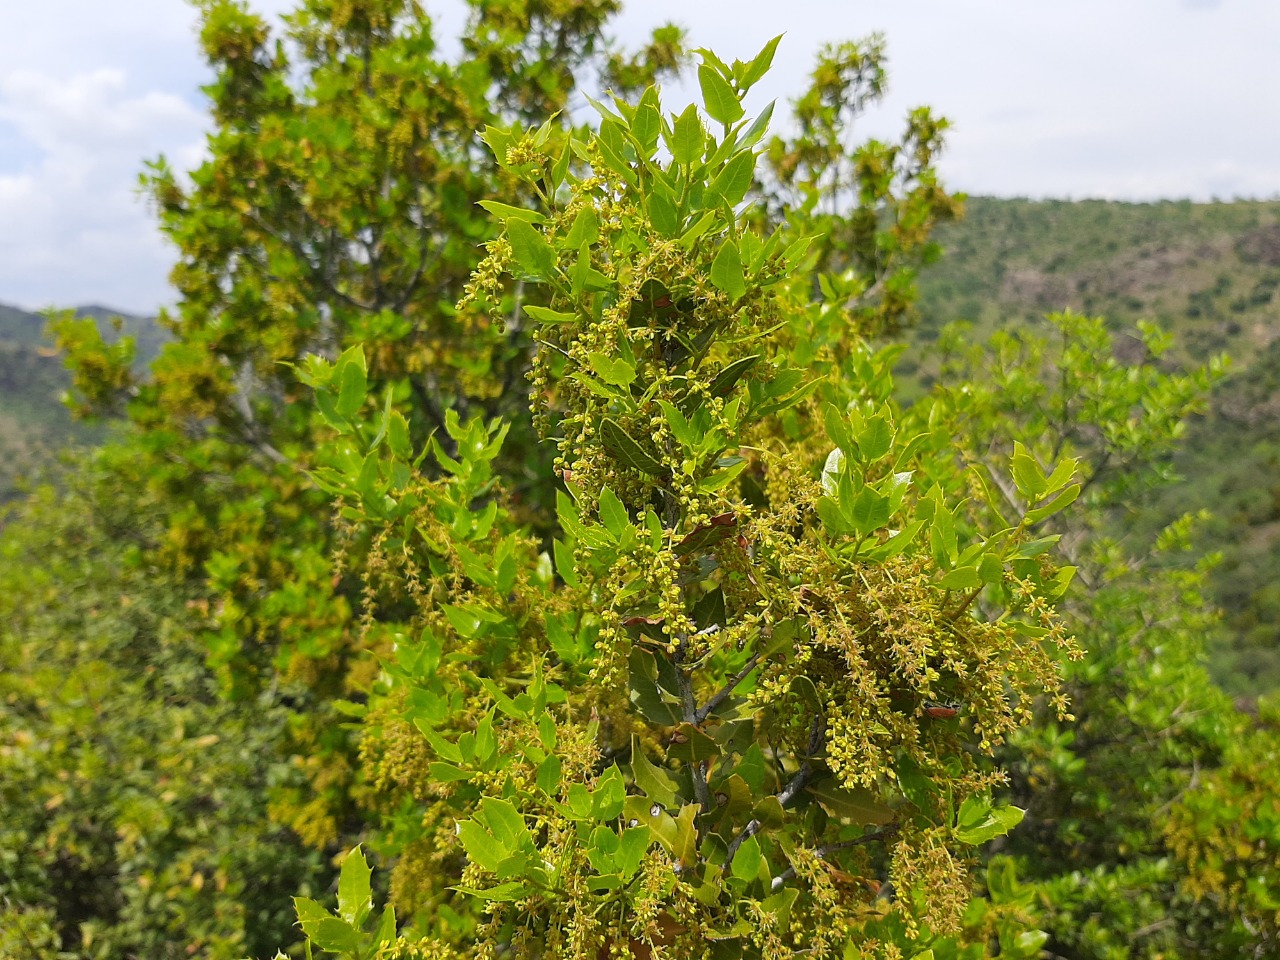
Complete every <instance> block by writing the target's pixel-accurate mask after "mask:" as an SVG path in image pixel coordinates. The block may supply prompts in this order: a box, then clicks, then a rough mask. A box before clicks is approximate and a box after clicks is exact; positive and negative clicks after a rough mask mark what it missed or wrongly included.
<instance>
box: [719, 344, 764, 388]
mask: <svg viewBox="0 0 1280 960" xmlns="http://www.w3.org/2000/svg"><path fill="white" fill-rule="evenodd" d="M760 359H761V355H760V354H758V353H757V354H753V355H751V356H749V357H739V358H738V359H737V360H735V361H733V363H731V364H729V365H728V366H727V367H725V368H724V369H723V370H721V371H720V372H719V373H717V374H716V375H715V376H714V377H713V378H712V380H711V383H710V384H709V385H708V387H707V389H708V391H709V392H710V393H711V395H712V396H713V397H724V396H727V395H728V393H729V391H730V390H732V389H733V388H734V387H735V386H736V385H737V383H738V381H739V380H741V379H742V378H743V377H744V376H746V373H747V371H748V370H750V369H751V368H752V367H754V366H755V365H756V364H757V363H759V362H760Z"/></svg>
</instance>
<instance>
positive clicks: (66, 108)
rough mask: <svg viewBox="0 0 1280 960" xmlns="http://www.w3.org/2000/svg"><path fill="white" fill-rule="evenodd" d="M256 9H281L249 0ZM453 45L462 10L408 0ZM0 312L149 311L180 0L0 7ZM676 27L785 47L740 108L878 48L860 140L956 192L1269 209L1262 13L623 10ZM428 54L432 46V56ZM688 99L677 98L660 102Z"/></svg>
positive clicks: (897, 6) (634, 31)
mask: <svg viewBox="0 0 1280 960" xmlns="http://www.w3.org/2000/svg"><path fill="white" fill-rule="evenodd" d="M250 5H251V6H253V7H254V8H255V9H258V10H261V11H263V12H264V13H267V14H270V15H275V14H278V13H280V12H282V11H285V10H287V9H290V8H291V7H293V6H294V3H293V0H250ZM426 5H427V7H428V10H429V11H430V12H432V13H433V14H443V15H442V16H441V17H440V23H441V25H442V30H443V31H444V32H446V33H449V32H452V31H456V29H457V26H458V24H459V23H460V21H461V13H460V11H461V9H462V5H461V0H434V2H433V0H426ZM0 10H2V11H3V12H0V223H3V224H4V225H5V229H4V231H3V233H4V236H3V237H0V301H9V302H15V301H16V302H19V303H22V304H25V305H39V304H44V303H48V302H54V301H56V302H58V303H74V302H78V301H83V300H89V299H92V300H103V301H107V302H110V303H114V304H116V305H118V306H120V307H121V308H122V309H131V310H138V311H149V310H153V309H155V307H156V306H157V305H158V304H159V303H161V302H164V301H166V300H168V299H169V294H168V292H167V290H166V287H165V284H164V277H165V274H166V272H167V268H168V265H169V263H170V262H171V261H172V251H170V250H169V249H168V248H167V247H166V246H165V245H164V243H163V242H162V240H161V239H160V238H159V235H158V233H157V231H156V230H155V227H154V223H153V221H152V219H151V218H150V216H149V214H148V213H147V211H146V209H145V206H144V205H143V204H142V203H141V202H140V201H139V200H138V199H137V197H136V195H135V192H134V191H135V184H136V180H137V174H138V172H139V170H140V169H141V166H142V161H143V159H145V158H150V157H154V156H156V155H158V154H160V153H165V154H167V155H168V156H169V157H170V158H171V159H172V161H173V164H174V166H175V167H177V168H178V169H188V168H190V167H191V166H192V165H193V164H194V163H196V162H198V160H199V157H200V155H201V151H202V133H203V130H204V129H205V127H206V125H207V119H206V118H205V115H204V106H203V102H202V98H201V97H200V95H199V93H198V92H197V88H198V86H199V85H200V84H201V83H204V82H206V80H207V70H206V68H205V67H204V65H203V63H202V62H201V60H200V56H199V51H198V47H197V43H196V27H195V21H196V17H195V13H194V10H193V8H192V6H191V5H189V4H188V3H186V2H185V0H129V2H127V3H103V2H101V0H43V2H42V3H40V4H21V5H19V4H18V3H17V2H16V0H10V2H7V3H6V2H5V0H0ZM671 19H674V20H676V21H677V22H681V23H683V24H684V25H685V26H687V27H688V28H689V32H690V36H691V39H692V40H693V41H694V43H695V44H698V45H706V46H710V47H713V48H714V49H716V50H717V51H718V52H720V53H721V54H723V55H725V56H727V57H735V56H736V57H745V56H749V55H751V54H753V53H754V52H755V51H756V50H758V49H759V48H760V47H761V46H762V45H763V44H764V43H765V41H767V40H768V39H769V38H770V37H772V36H774V35H775V34H778V33H784V32H785V33H786V34H787V36H786V39H785V41H784V42H783V44H782V46H781V47H780V49H779V52H778V58H777V62H776V64H775V70H774V72H773V74H772V75H771V76H770V77H769V78H768V79H767V80H766V81H765V82H764V83H763V84H762V85H761V89H760V92H759V94H758V95H755V96H753V98H752V99H753V101H754V105H755V106H756V107H757V108H758V107H759V106H761V105H763V103H764V102H766V101H767V100H769V99H772V98H774V97H777V98H780V99H783V100H785V99H786V98H788V97H790V96H793V95H794V94H796V93H797V92H798V91H799V90H800V89H801V87H802V85H803V83H804V81H805V76H806V74H807V73H808V71H809V69H810V66H811V62H812V57H813V54H814V52H815V51H816V50H817V49H818V47H819V46H820V45H821V44H822V43H824V42H828V41H833V40H841V39H846V38H853V37H859V36H863V35H865V34H867V33H869V32H871V31H873V30H879V31H882V32H884V33H885V34H886V36H887V39H888V45H889V55H890V79H891V93H890V96H889V99H888V101H887V102H886V104H885V106H884V108H883V109H882V110H880V111H879V112H877V113H876V114H875V115H873V116H870V117H868V118H866V120H865V121H864V123H863V125H862V128H861V133H862V134H863V135H875V136H881V137H886V136H895V135H896V134H897V133H898V132H899V130H900V127H901V124H902V117H903V116H904V114H905V112H906V110H907V109H908V108H909V107H912V106H915V105H918V104H921V103H928V104H931V105H932V106H934V107H935V108H936V109H937V110H938V111H939V112H940V113H942V114H944V115H946V116H947V117H949V118H950V119H951V120H952V121H953V124H954V128H953V133H952V135H951V138H950V147H949V150H948V153H947V155H946V157H945V158H944V160H943V174H944V176H945V178H946V180H947V182H948V184H949V185H950V186H952V187H953V188H955V189H959V190H966V191H968V192H970V193H988V194H998V195H1027V196H1060V197H1076V198H1078V197H1086V196H1101V197H1110V198H1123V199H1153V198H1156V197H1166V196H1168V197H1181V196H1189V197H1192V198H1195V199H1209V198H1211V197H1214V196H1218V197H1224V198H1228V197H1233V196H1237V195H1239V196H1263V197H1269V196H1275V195H1277V194H1280V114H1278V113H1277V110H1278V108H1277V100H1276V94H1277V91H1280V58H1277V57H1275V56H1274V51H1273V49H1272V48H1273V47H1274V38H1275V37H1277V36H1280V4H1278V3H1276V2H1275V0H1230V2H1228V0H1125V2H1123V3H1117V2H1116V0H1076V2H1074V3H1070V4H1061V3H1059V4H1047V3H1027V2H1025V0H917V2H915V3H912V4H904V3H901V2H900V0H859V2H856V3H854V2H850V0H788V2H786V3H778V2H776V0H704V2H702V3H699V4H691V3H689V2H688V0H626V3H625V10H624V14H623V16H622V17H621V18H620V20H619V21H618V22H617V24H616V32H617V33H619V34H620V35H621V36H622V38H623V39H624V41H626V42H628V43H630V44H635V43H639V42H641V41H642V40H643V38H644V36H645V35H646V34H647V32H648V30H649V29H651V28H652V27H653V26H655V25H657V24H658V23H660V22H663V21H665V20H671ZM452 47H453V45H452V44H449V43H446V44H445V48H446V49H451V48H452ZM668 92H669V94H671V96H672V97H673V98H679V97H691V96H694V95H695V94H696V83H695V84H686V85H684V86H683V87H681V88H679V89H675V88H673V89H671V90H670V91H668Z"/></svg>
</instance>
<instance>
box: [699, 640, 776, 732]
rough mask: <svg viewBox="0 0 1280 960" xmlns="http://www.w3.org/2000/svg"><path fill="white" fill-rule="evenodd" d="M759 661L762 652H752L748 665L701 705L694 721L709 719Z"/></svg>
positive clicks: (700, 721)
mask: <svg viewBox="0 0 1280 960" xmlns="http://www.w3.org/2000/svg"><path fill="white" fill-rule="evenodd" d="M759 663H760V654H758V653H754V654H752V655H751V659H750V660H748V661H747V665H746V666H745V667H743V668H742V669H741V670H740V671H738V674H737V675H736V676H735V677H734V678H733V679H732V680H730V681H729V682H728V683H726V684H725V685H724V688H723V689H722V690H721V691H720V692H719V693H717V694H716V695H715V696H713V697H712V698H711V699H710V700H708V701H707V702H706V703H704V704H703V705H702V706H701V708H699V709H698V711H697V712H696V714H695V717H694V722H695V723H702V721H703V720H705V719H707V717H709V716H710V715H711V711H712V710H714V709H715V708H716V707H718V706H720V704H722V703H724V701H725V700H726V699H728V697H729V694H731V693H733V691H734V689H735V688H736V687H737V686H738V684H740V683H741V682H742V681H743V680H745V679H747V675H748V674H749V673H751V671H752V670H754V669H755V668H756V665H757V664H759Z"/></svg>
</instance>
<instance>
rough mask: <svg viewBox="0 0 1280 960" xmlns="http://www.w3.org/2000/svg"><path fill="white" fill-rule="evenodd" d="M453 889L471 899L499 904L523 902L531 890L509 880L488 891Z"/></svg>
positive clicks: (468, 888)
mask: <svg viewBox="0 0 1280 960" xmlns="http://www.w3.org/2000/svg"><path fill="white" fill-rule="evenodd" d="M453 889H455V890H457V891H458V892H459V893H465V894H466V895H467V896H469V897H475V898H476V899H477V900H491V901H494V902H497V903H510V902H512V901H514V900H523V899H524V898H525V897H527V896H528V895H529V893H530V890H529V888H528V887H527V886H525V884H523V883H521V882H520V881H519V880H509V881H507V882H506V883H500V884H498V885H497V886H496V887H489V888H488V889H486V890H476V889H474V888H472V887H454V888H453Z"/></svg>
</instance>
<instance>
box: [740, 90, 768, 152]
mask: <svg viewBox="0 0 1280 960" xmlns="http://www.w3.org/2000/svg"><path fill="white" fill-rule="evenodd" d="M775 103H777V101H776V100H770V101H769V105H768V106H767V107H765V108H764V109H763V110H761V111H760V116H758V117H756V118H755V119H754V120H752V121H751V126H749V127H747V129H746V130H744V131H743V132H742V136H740V137H739V138H738V144H737V145H738V146H739V147H742V148H743V149H750V148H751V147H754V146H755V145H756V144H757V143H759V142H760V141H761V139H763V138H764V135H765V133H766V132H768V130H769V121H771V120H772V119H773V107H774V104H775Z"/></svg>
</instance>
